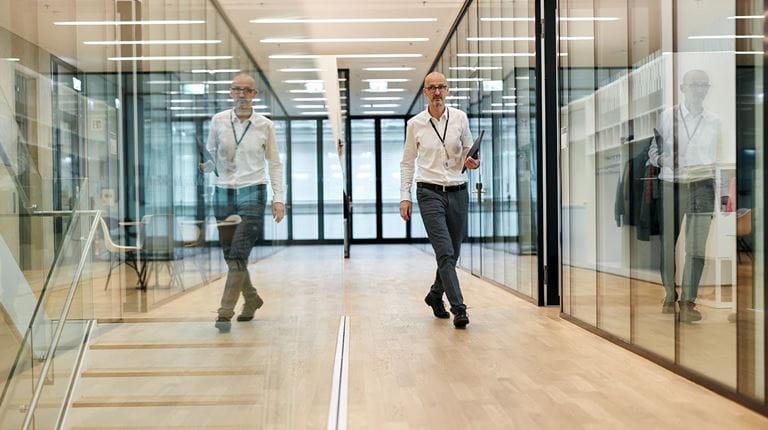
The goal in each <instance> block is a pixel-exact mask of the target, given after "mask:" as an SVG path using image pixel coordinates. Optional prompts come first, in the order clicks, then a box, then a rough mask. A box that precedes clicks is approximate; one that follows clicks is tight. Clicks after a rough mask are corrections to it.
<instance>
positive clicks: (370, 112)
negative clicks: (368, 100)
mask: <svg viewBox="0 0 768 430" xmlns="http://www.w3.org/2000/svg"><path fill="white" fill-rule="evenodd" d="M363 114H364V115H394V114H395V111H393V110H364V111H363Z"/></svg>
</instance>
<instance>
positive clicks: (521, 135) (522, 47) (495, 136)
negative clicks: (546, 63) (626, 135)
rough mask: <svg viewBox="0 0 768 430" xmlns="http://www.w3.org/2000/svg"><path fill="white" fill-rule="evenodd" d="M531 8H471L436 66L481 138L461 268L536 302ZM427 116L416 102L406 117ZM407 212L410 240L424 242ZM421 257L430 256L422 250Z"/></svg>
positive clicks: (492, 0) (489, 0)
mask: <svg viewBox="0 0 768 430" xmlns="http://www.w3.org/2000/svg"><path fill="white" fill-rule="evenodd" d="M535 7H536V2H534V1H528V0H525V1H523V0H520V1H501V0H481V1H476V2H474V3H472V5H470V7H469V9H468V10H467V12H466V14H465V15H464V17H463V18H462V19H461V21H460V22H459V24H458V26H457V29H456V32H455V34H454V35H453V36H452V37H451V39H450V41H449V42H448V44H447V46H446V48H445V50H444V52H443V54H442V56H441V57H440V58H439V59H438V62H437V66H436V67H435V70H436V71H439V72H441V73H443V74H445V76H446V78H447V80H448V85H449V87H450V92H449V95H448V97H447V100H448V105H449V106H453V107H455V108H458V109H461V110H463V111H465V112H466V113H467V115H468V117H469V121H470V128H471V130H472V134H473V136H477V135H478V133H479V132H480V130H484V131H485V137H484V140H483V144H482V147H481V154H480V158H481V167H480V169H478V170H476V171H470V173H469V184H468V185H469V192H470V193H471V194H470V211H469V221H468V234H467V238H466V241H465V244H464V245H463V246H462V251H461V265H462V266H463V267H464V268H466V269H467V270H470V271H471V272H472V273H474V274H476V275H478V276H481V277H483V278H485V279H488V280H490V281H493V282H495V283H497V284H499V285H503V286H505V287H507V288H508V289H510V290H512V291H515V292H518V293H520V294H522V295H524V296H526V297H528V298H530V299H531V300H537V297H538V257H537V256H538V245H537V240H538V234H539V229H538V226H537V225H536V219H537V211H538V206H537V205H538V203H537V201H536V187H537V184H536V175H537V169H538V160H537V152H536V122H535V118H536V103H535V101H536V97H535V94H536V90H537V83H536V77H535V65H536V63H535V38H534V34H535V32H534V27H535V26H534V16H535ZM425 108H426V104H425V100H423V99H422V98H418V99H417V101H416V103H415V104H414V106H413V109H412V110H411V112H410V114H411V115H415V114H417V113H418V112H419V111H421V110H423V109H425ZM417 206H418V205H415V206H414V220H413V221H412V224H413V231H412V233H413V234H412V236H413V237H425V235H424V230H423V225H422V223H421V220H420V218H419V216H418V211H417V210H416V209H417ZM425 249H429V247H428V246H425Z"/></svg>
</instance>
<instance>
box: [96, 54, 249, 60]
mask: <svg viewBox="0 0 768 430" xmlns="http://www.w3.org/2000/svg"><path fill="white" fill-rule="evenodd" d="M232 58H234V57H233V56H232V55H162V56H146V57H145V56H140V57H109V58H107V60H109V61H198V60H199V61H205V60H231V59H232Z"/></svg>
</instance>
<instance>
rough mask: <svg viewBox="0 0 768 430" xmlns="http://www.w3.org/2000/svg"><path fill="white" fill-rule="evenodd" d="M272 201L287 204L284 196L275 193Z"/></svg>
mask: <svg viewBox="0 0 768 430" xmlns="http://www.w3.org/2000/svg"><path fill="white" fill-rule="evenodd" d="M272 203H282V204H285V201H283V196H281V195H278V194H275V195H273V196H272Z"/></svg>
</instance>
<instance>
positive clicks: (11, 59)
mask: <svg viewBox="0 0 768 430" xmlns="http://www.w3.org/2000/svg"><path fill="white" fill-rule="evenodd" d="M0 60H3V61H21V60H20V59H18V58H13V57H10V58H0Z"/></svg>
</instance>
